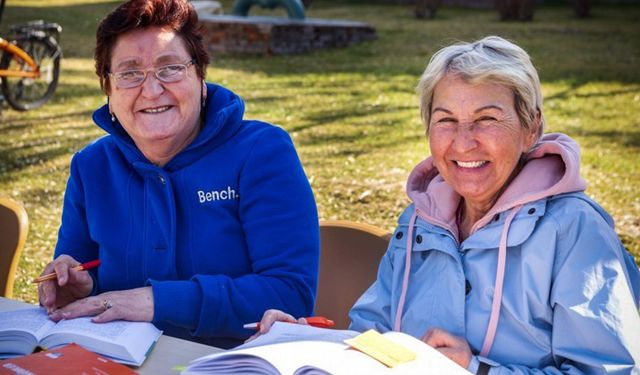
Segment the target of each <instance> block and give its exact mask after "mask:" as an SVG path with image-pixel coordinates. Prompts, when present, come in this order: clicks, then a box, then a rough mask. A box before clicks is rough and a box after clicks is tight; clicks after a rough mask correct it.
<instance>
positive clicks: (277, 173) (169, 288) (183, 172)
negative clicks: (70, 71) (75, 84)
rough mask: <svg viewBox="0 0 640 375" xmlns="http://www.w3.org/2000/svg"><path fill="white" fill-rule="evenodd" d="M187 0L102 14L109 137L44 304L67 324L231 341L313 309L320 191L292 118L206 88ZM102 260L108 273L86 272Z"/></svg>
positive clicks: (134, 4) (86, 154)
mask: <svg viewBox="0 0 640 375" xmlns="http://www.w3.org/2000/svg"><path fill="white" fill-rule="evenodd" d="M197 28H198V22H197V15H196V13H195V11H194V10H193V8H192V7H191V6H190V5H189V4H188V2H187V1H186V0H131V1H128V2H126V3H124V4H122V5H120V6H119V7H118V8H117V9H115V10H114V11H113V12H112V13H111V14H109V15H108V16H107V17H106V18H105V19H104V20H103V21H102V22H101V24H100V26H99V28H98V31H97V46H96V51H95V58H96V71H97V74H98V76H99V78H100V83H101V86H102V88H103V90H104V91H105V93H106V94H107V97H108V104H107V105H105V106H103V107H102V108H100V109H98V110H97V111H96V112H95V113H94V116H93V119H94V121H95V122H96V124H97V125H98V126H99V127H100V128H102V129H104V130H105V131H106V132H107V133H108V135H107V136H105V137H103V138H100V139H98V140H97V141H95V142H93V143H92V144H90V145H88V146H87V147H85V148H84V149H82V150H81V151H79V152H78V153H76V154H75V155H74V157H73V159H72V161H71V175H70V178H69V182H68V185H67V190H66V192H65V198H64V207H63V214H62V223H61V227H60V232H59V236H58V242H57V245H56V249H55V260H54V261H53V262H52V263H50V264H49V265H47V266H46V268H45V269H44V272H43V273H49V272H55V273H56V274H57V280H54V281H48V282H44V283H41V284H40V287H39V295H40V303H41V304H42V305H43V306H44V307H46V308H47V309H48V311H49V312H50V316H51V318H52V319H54V320H59V319H62V318H73V317H78V316H87V315H89V316H94V318H93V320H94V321H96V322H106V321H110V320H114V319H125V320H133V321H150V322H153V323H154V324H156V325H157V326H158V327H159V328H161V329H163V330H164V332H165V334H169V335H173V336H177V337H182V338H187V339H192V340H196V341H200V342H204V343H208V344H213V345H217V346H222V347H228V346H232V345H234V344H237V343H240V342H242V340H244V339H245V338H246V337H247V336H248V334H249V333H250V331H248V330H245V329H243V327H242V326H243V323H246V322H251V321H255V320H257V319H259V318H260V317H261V316H262V312H263V311H264V310H265V309H267V308H270V307H273V306H278V308H281V309H283V310H287V311H295V314H297V315H307V314H310V313H311V312H312V309H313V302H314V296H315V289H316V284H317V268H318V258H319V229H318V217H317V210H316V206H315V202H314V199H313V194H312V192H311V188H310V186H309V183H308V180H307V178H306V176H305V174H304V171H303V169H302V166H301V164H300V161H299V159H298V157H297V154H296V152H295V149H294V146H293V144H292V142H291V139H290V138H289V136H288V135H287V133H286V132H285V131H283V130H282V129H280V128H278V127H275V126H272V125H270V124H266V123H263V122H259V121H248V120H244V119H243V112H244V103H243V101H242V99H240V97H238V96H237V95H235V94H234V93H232V92H231V91H229V90H227V89H225V88H223V87H221V86H217V85H214V84H208V83H205V81H204V78H205V73H206V67H207V64H208V61H209V58H208V55H207V52H206V47H205V46H204V44H203V41H202V36H201V35H200V34H199V33H198V31H197ZM93 259H99V260H100V261H101V265H100V266H99V267H98V268H97V269H95V270H92V271H89V272H86V271H75V270H72V267H74V266H76V265H78V264H80V263H83V262H87V261H90V260H93Z"/></svg>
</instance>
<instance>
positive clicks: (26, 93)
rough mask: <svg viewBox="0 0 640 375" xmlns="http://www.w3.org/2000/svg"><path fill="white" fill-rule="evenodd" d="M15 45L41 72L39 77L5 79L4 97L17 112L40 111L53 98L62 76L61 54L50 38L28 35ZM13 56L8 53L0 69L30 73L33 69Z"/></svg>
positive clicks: (1, 62)
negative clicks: (28, 56)
mask: <svg viewBox="0 0 640 375" xmlns="http://www.w3.org/2000/svg"><path fill="white" fill-rule="evenodd" d="M16 44H17V45H18V46H19V47H20V48H22V49H23V50H24V51H25V52H26V53H28V54H29V55H30V56H31V58H32V59H33V60H34V61H35V62H36V64H37V65H38V67H39V68H40V77H38V78H23V77H3V78H2V94H3V95H4V98H5V100H6V101H7V103H9V105H10V106H11V107H12V108H14V109H16V110H18V111H27V110H30V109H34V108H38V107H40V106H42V105H43V104H44V103H46V102H47V101H48V100H49V99H51V97H52V96H53V93H54V91H55V90H56V86H58V76H59V75H60V57H61V54H62V53H61V51H60V47H59V46H58V43H56V41H55V40H53V38H51V37H49V36H40V35H25V36H21V37H19V38H18V40H17V42H16ZM13 57H14V56H13V55H10V54H8V53H5V54H4V55H3V56H2V61H0V67H2V68H3V69H9V70H20V71H31V70H32V69H31V67H30V66H29V65H27V64H26V63H25V62H24V61H22V60H20V59H17V58H16V59H14V58H13Z"/></svg>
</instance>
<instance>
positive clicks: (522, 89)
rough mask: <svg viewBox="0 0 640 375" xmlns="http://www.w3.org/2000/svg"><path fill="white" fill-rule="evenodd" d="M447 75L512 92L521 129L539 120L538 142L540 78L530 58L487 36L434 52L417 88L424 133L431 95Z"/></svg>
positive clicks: (539, 133)
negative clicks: (502, 87)
mask: <svg viewBox="0 0 640 375" xmlns="http://www.w3.org/2000/svg"><path fill="white" fill-rule="evenodd" d="M447 74H454V75H457V76H459V77H461V78H462V79H464V80H465V81H467V82H469V83H471V84H478V83H496V84H501V85H504V86H506V87H509V88H510V89H512V90H513V94H514V106H515V110H516V112H517V114H518V118H519V119H520V122H521V124H522V126H523V127H525V128H527V129H529V128H530V127H531V126H532V125H533V124H534V123H535V121H536V119H537V118H538V117H539V127H538V133H537V139H540V137H541V136H542V134H543V132H544V115H543V113H542V93H541V88H540V78H538V72H537V71H536V68H534V66H533V64H532V63H531V58H530V57H529V55H528V54H527V52H525V51H524V50H523V49H522V48H520V47H518V46H517V45H515V44H513V43H511V42H509V41H507V40H505V39H503V38H500V37H498V36H488V37H486V38H483V39H480V40H478V41H475V42H473V43H458V44H454V45H451V46H448V47H445V48H443V49H441V50H439V51H438V52H436V53H435V54H434V55H433V56H432V57H431V60H430V61H429V64H428V65H427V68H426V69H425V71H424V73H422V77H420V82H419V83H418V87H417V91H418V95H419V96H420V114H421V116H422V120H423V121H424V123H425V125H426V129H427V132H428V131H429V123H430V121H431V106H432V104H433V91H434V89H435V87H436V85H437V84H438V82H440V80H441V79H442V78H444V77H445V75H447Z"/></svg>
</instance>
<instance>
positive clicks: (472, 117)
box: [429, 75, 537, 213]
mask: <svg viewBox="0 0 640 375" xmlns="http://www.w3.org/2000/svg"><path fill="white" fill-rule="evenodd" d="M534 128H535V129H534ZM536 130H537V127H535V126H531V127H530V129H526V128H524V127H523V126H522V124H521V122H520V119H519V118H518V116H517V113H516V110H515V107H514V94H513V91H512V90H511V89H510V88H508V87H506V86H504V85H500V84H492V83H481V84H470V83H468V82H466V81H465V80H463V79H462V78H460V77H458V76H455V75H447V76H445V77H444V78H443V79H442V80H441V81H440V82H439V83H438V84H437V85H436V87H435V90H434V95H433V103H432V106H431V121H430V124H429V145H430V148H431V154H432V156H433V160H434V163H435V166H436V167H437V168H438V171H439V172H440V174H441V175H442V177H443V178H444V180H445V181H446V182H447V183H448V184H449V185H451V186H452V187H453V189H454V190H455V191H456V192H457V193H458V194H460V195H461V196H462V197H463V198H464V199H465V203H466V204H467V206H470V207H473V208H476V209H479V210H480V211H484V212H485V213H486V212H487V211H488V210H489V209H490V208H491V207H492V206H493V204H494V203H495V202H496V200H497V199H498V197H499V195H500V193H501V191H502V189H503V187H504V186H505V184H507V183H508V182H509V179H510V177H511V175H512V174H513V172H514V170H515V168H516V166H517V164H518V161H519V159H520V156H521V155H522V154H523V153H526V152H527V151H528V150H529V149H530V148H531V147H532V146H533V144H534V143H535V139H536V136H535V134H536Z"/></svg>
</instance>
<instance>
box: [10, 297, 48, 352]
mask: <svg viewBox="0 0 640 375" xmlns="http://www.w3.org/2000/svg"><path fill="white" fill-rule="evenodd" d="M54 325H55V322H53V321H52V320H51V319H49V316H48V315H47V313H46V311H45V310H44V308H28V309H20V310H13V311H4V312H0V353H1V354H0V358H6V357H11V356H14V355H18V354H20V355H21V354H29V353H31V351H32V350H33V349H34V347H35V346H36V345H37V343H38V341H40V339H41V338H42V337H43V336H44V335H45V333H46V332H47V331H48V330H49V329H50V328H51V327H53V326H54Z"/></svg>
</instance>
